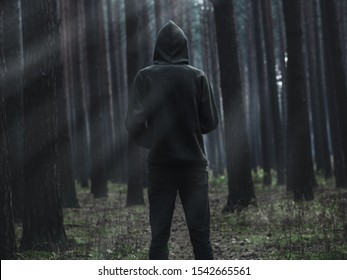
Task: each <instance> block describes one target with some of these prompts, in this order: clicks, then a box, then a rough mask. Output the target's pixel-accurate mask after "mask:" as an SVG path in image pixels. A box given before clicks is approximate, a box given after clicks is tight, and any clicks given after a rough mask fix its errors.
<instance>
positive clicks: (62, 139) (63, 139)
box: [56, 1, 79, 208]
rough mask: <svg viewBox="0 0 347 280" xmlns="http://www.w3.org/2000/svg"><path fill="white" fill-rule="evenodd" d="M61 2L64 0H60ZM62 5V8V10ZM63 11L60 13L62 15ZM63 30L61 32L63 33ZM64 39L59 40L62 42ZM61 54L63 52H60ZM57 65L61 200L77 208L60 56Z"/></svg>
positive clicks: (66, 97) (64, 205) (66, 103)
mask: <svg viewBox="0 0 347 280" xmlns="http://www.w3.org/2000/svg"><path fill="white" fill-rule="evenodd" d="M59 3H60V4H62V3H63V1H59ZM61 8H62V7H61V5H60V10H61ZM61 14H62V13H60V15H61ZM62 33H63V32H59V34H62ZM61 41H62V40H59V42H61ZM59 53H60V54H61V52H59ZM57 60H58V62H57V67H56V71H57V72H56V73H57V74H56V79H57V83H56V87H57V89H56V90H57V123H58V172H59V180H60V186H61V188H60V190H61V200H62V206H63V207H69V208H77V207H79V204H78V201H77V194H76V188H75V181H74V178H73V170H72V154H71V138H70V133H69V124H68V113H67V108H68V104H69V102H68V94H67V92H64V87H63V71H64V65H63V63H64V59H63V56H62V55H61V56H60V57H58V59H57Z"/></svg>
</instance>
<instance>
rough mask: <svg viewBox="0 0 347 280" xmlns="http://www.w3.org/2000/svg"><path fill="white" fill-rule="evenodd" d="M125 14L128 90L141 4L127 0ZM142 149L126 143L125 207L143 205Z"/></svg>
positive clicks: (136, 63)
mask: <svg viewBox="0 0 347 280" xmlns="http://www.w3.org/2000/svg"><path fill="white" fill-rule="evenodd" d="M125 14H126V32H127V33H126V35H127V37H126V40H127V54H126V55H127V76H128V88H129V89H130V86H131V83H132V81H133V79H134V77H135V75H136V73H137V71H139V70H140V68H141V65H140V60H141V57H140V56H141V55H140V48H139V42H138V37H139V32H140V30H141V29H142V26H141V25H140V15H141V4H140V3H139V1H136V0H127V1H126V2H125ZM144 157H145V156H144V149H142V148H140V147H138V146H137V145H136V144H135V143H134V142H133V140H132V139H131V138H130V137H129V142H128V190H127V205H128V206H130V205H136V204H144V197H143V187H144V182H145V173H146V172H145V164H144Z"/></svg>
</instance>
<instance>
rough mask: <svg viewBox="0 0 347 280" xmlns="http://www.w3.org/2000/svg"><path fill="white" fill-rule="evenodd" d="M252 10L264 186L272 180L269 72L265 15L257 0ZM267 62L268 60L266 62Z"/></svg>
mask: <svg viewBox="0 0 347 280" xmlns="http://www.w3.org/2000/svg"><path fill="white" fill-rule="evenodd" d="M253 12H254V14H253V15H254V18H255V22H256V26H257V30H256V31H255V35H256V36H255V37H256V53H257V56H256V57H257V71H258V77H259V78H258V84H259V86H258V92H259V109H260V113H259V119H260V131H261V147H262V155H263V157H262V158H263V165H262V167H263V171H264V177H263V184H264V186H270V185H271V182H272V178H271V166H270V151H269V148H270V137H269V136H270V132H269V120H268V118H267V116H268V114H267V106H266V104H267V98H268V94H267V93H266V90H267V87H266V78H267V77H268V75H269V73H266V70H267V69H266V66H265V60H266V54H265V51H266V49H265V44H263V42H264V41H265V38H264V37H265V32H266V31H265V30H264V27H265V26H264V25H263V22H262V18H263V17H266V15H263V10H262V9H261V7H260V5H259V3H258V1H255V2H254V4H253ZM267 64H269V62H267Z"/></svg>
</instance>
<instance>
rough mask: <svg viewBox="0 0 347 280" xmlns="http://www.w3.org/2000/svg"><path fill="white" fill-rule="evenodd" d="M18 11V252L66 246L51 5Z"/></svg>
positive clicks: (43, 1) (27, 5)
mask: <svg viewBox="0 0 347 280" xmlns="http://www.w3.org/2000/svg"><path fill="white" fill-rule="evenodd" d="M22 8H23V48H24V115H25V124H24V141H25V150H24V159H25V162H24V182H25V188H24V197H25V206H24V215H23V235H22V239H21V248H22V249H23V250H27V249H33V248H35V249H49V248H52V246H56V245H59V244H62V243H64V242H65V241H66V234H65V229H64V225H63V214H62V208H61V203H60V194H59V188H60V186H59V178H58V173H57V168H58V152H57V148H58V126H57V121H56V119H57V71H58V64H59V59H60V55H59V47H60V44H59V34H58V31H59V28H58V20H57V2H56V1H55V0H40V1H35V2H33V1H30V0H24V1H22ZM33 11H35V17H33V16H32V15H33Z"/></svg>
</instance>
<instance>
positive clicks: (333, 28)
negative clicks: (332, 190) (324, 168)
mask: <svg viewBox="0 0 347 280" xmlns="http://www.w3.org/2000/svg"><path fill="white" fill-rule="evenodd" d="M320 5H321V13H322V26H323V38H324V39H323V43H324V57H325V64H326V67H325V68H326V82H327V90H328V92H327V97H328V103H329V105H328V106H329V115H330V118H329V119H330V129H331V139H332V146H333V153H334V175H335V184H336V187H347V172H346V159H345V156H346V154H345V148H346V147H345V146H346V142H345V141H347V139H346V136H347V135H346V129H347V127H346V126H347V123H346V122H347V120H346V119H345V118H346V117H347V116H346V106H347V103H346V92H347V91H346V83H345V82H346V81H345V80H344V77H345V74H344V66H343V63H342V62H343V60H342V51H341V45H340V39H339V29H338V25H337V22H336V18H334V17H335V16H336V6H335V1H329V2H327V1H325V0H321V1H320Z"/></svg>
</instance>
